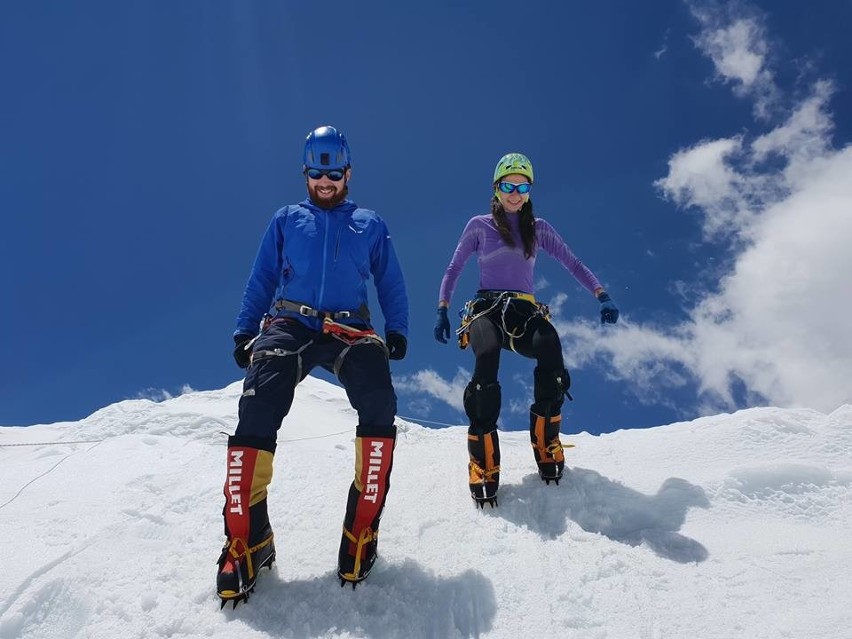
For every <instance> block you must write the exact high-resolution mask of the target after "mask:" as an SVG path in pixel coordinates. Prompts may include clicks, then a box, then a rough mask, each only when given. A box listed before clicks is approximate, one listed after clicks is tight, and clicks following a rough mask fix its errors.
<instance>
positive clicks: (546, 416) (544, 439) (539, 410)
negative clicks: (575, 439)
mask: <svg viewBox="0 0 852 639" xmlns="http://www.w3.org/2000/svg"><path fill="white" fill-rule="evenodd" d="M533 375H534V382H535V383H534V387H533V393H534V395H535V403H534V404H533V405H532V406H530V442H531V443H532V447H533V454H534V455H535V461H536V463H537V464H538V474H539V476H540V477H541V478H542V479H543V480H544V481H545V483H547V484H549V483H550V482H551V481H555V482H556V483H557V484H558V483H559V480H560V479H562V470H563V468H564V467H565V456H564V455H563V453H562V442H561V441H560V440H559V427H560V426H561V424H562V414H561V410H562V402H563V401H564V397H565V396H566V395H567V396H568V398H569V399H570V398H571V395H570V394H569V393H568V389H569V388H570V386H571V376H570V375H569V374H568V371H567V370H565V369H564V368H558V369H555V370H547V369H542V368H540V367H538V366H537V367H536V369H535V371H534V373H533Z"/></svg>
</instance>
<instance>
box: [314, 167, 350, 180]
mask: <svg viewBox="0 0 852 639" xmlns="http://www.w3.org/2000/svg"><path fill="white" fill-rule="evenodd" d="M305 175H307V176H308V177H309V178H311V179H312V180H319V179H320V178H321V177H322V176H323V175H325V176H327V177H328V179H329V180H331V181H332V182H340V180H342V179H343V176H344V175H346V171H344V170H343V169H308V170H307V171H305Z"/></svg>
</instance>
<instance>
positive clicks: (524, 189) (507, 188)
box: [497, 182, 532, 195]
mask: <svg viewBox="0 0 852 639" xmlns="http://www.w3.org/2000/svg"><path fill="white" fill-rule="evenodd" d="M531 187H532V184H530V183H529V182H524V183H522V184H512V183H511V182H500V183H499V184H498V185H497V188H498V189H500V191H502V192H503V193H514V192H515V191H517V192H518V193H520V194H521V195H524V194H525V193H529V192H530V188H531Z"/></svg>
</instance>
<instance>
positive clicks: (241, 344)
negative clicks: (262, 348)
mask: <svg viewBox="0 0 852 639" xmlns="http://www.w3.org/2000/svg"><path fill="white" fill-rule="evenodd" d="M253 339H254V335H246V334H244V333H241V334H239V335H234V343H235V344H236V346H235V347H234V359H235V360H237V366H239V367H240V368H248V365H249V364H251V349H250V348H249V349H246V346H247V345H248V343H249V342H250V341H252V340H253Z"/></svg>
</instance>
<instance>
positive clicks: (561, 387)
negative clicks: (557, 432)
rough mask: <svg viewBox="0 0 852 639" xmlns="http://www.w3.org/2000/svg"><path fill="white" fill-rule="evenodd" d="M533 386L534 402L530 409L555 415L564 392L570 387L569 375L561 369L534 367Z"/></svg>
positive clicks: (560, 404)
mask: <svg viewBox="0 0 852 639" xmlns="http://www.w3.org/2000/svg"><path fill="white" fill-rule="evenodd" d="M534 380H535V386H534V391H533V394H534V396H535V403H534V404H533V406H532V410H533V412H535V413H538V414H539V415H544V414H546V413H547V414H550V415H556V414H558V413H559V411H560V409H561V408H562V402H563V401H564V399H563V398H564V396H565V393H566V392H567V391H568V389H569V388H570V387H571V376H570V375H569V374H568V371H567V370H565V369H564V368H563V369H556V370H541V369H540V368H538V367H536V369H535V372H534Z"/></svg>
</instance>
